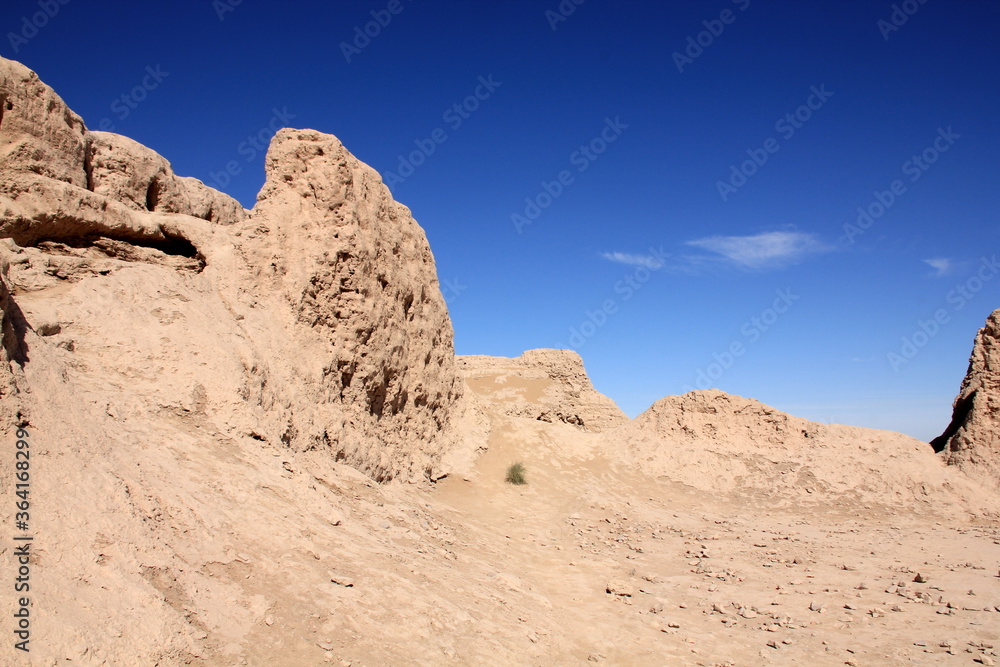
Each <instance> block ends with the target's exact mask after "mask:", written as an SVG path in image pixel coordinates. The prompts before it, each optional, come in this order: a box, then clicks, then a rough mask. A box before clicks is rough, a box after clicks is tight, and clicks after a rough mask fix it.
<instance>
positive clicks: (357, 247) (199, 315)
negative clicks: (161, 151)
mask: <svg viewBox="0 0 1000 667" xmlns="http://www.w3.org/2000/svg"><path fill="white" fill-rule="evenodd" d="M0 107H2V108H3V117H2V118H0V150H2V151H3V152H2V155H3V156H4V159H3V162H2V163H0V183H2V184H0V238H6V239H9V240H8V243H10V242H13V244H12V245H10V246H8V247H7V250H6V251H5V252H4V255H5V257H6V260H5V261H7V262H8V263H10V264H12V266H13V268H12V269H11V271H10V276H9V279H5V282H4V287H3V297H4V331H5V336H4V341H5V347H4V349H5V354H6V355H7V356H8V357H11V355H12V351H14V344H15V343H17V340H16V336H14V334H13V326H12V324H11V321H12V317H13V314H14V313H19V312H20V311H21V309H22V306H23V310H24V311H25V313H26V314H27V315H28V316H27V318H26V320H25V327H26V329H27V330H28V331H29V332H31V333H34V334H35V336H34V337H32V336H31V335H30V334H29V340H28V341H27V343H26V345H25V346H26V347H35V348H41V347H42V346H43V343H47V344H51V345H53V346H55V347H56V348H57V349H59V350H60V354H62V353H65V352H67V351H68V352H71V353H72V357H71V358H70V359H63V360H62V363H71V364H72V363H73V362H72V361H71V359H75V360H77V362H78V361H79V360H80V359H82V358H85V357H86V356H87V351H88V350H89V351H92V352H94V353H95V358H94V359H93V360H92V362H91V364H90V366H91V370H92V371H94V372H93V373H92V379H93V381H95V382H100V381H101V377H100V372H98V371H99V370H103V371H106V373H107V374H106V376H105V379H106V378H109V377H115V376H119V375H120V376H121V377H122V378H123V379H124V378H128V377H133V378H135V377H138V378H148V382H144V381H143V380H142V379H139V380H135V379H133V381H131V382H129V383H126V384H125V385H123V386H125V387H127V391H125V392H124V393H125V394H128V393H132V394H133V396H132V399H134V401H136V402H138V403H141V402H143V401H148V404H149V405H161V406H162V405H173V406H178V407H179V408H180V409H182V410H191V409H195V408H197V409H198V410H204V411H205V412H206V413H208V414H214V415H215V416H216V418H217V419H218V420H219V421H220V423H225V424H226V425H227V429H226V430H227V431H230V432H233V433H238V434H240V435H243V436H247V437H252V438H254V439H255V440H256V441H264V442H268V443H273V444H276V445H278V446H281V447H286V448H289V449H292V450H295V451H299V452H306V451H323V452H326V453H327V454H328V455H329V456H330V457H331V458H333V459H335V460H337V461H343V462H346V463H348V464H350V465H352V466H354V467H356V468H358V469H360V470H362V471H364V472H366V473H368V474H370V475H371V476H372V477H374V478H375V479H377V480H380V481H382V480H388V479H392V478H395V477H403V478H407V479H413V478H418V477H434V476H436V475H437V474H438V473H437V470H438V468H439V462H440V458H441V455H442V453H443V450H444V449H445V448H446V444H445V443H448V442H451V441H450V440H449V439H448V437H449V436H448V435H447V434H445V431H446V430H447V426H448V423H449V419H450V415H451V410H452V407H453V406H454V405H455V404H456V402H457V401H458V400H459V397H460V393H461V392H460V387H459V385H458V381H457V378H456V375H455V370H454V361H453V352H454V350H453V345H452V329H451V323H450V321H449V318H448V314H447V310H446V307H445V304H444V299H443V298H442V296H441V293H440V290H439V288H438V283H437V277H436V274H435V268H434V261H433V257H432V255H431V252H430V248H429V246H428V244H427V239H426V237H425V236H424V233H423V231H422V230H421V229H420V227H419V226H418V225H417V223H416V222H415V221H414V220H413V218H412V217H411V215H410V213H409V210H408V209H407V208H406V207H404V206H402V205H400V204H397V203H396V202H394V201H393V200H392V198H391V196H390V195H389V192H388V189H387V188H386V187H385V186H384V185H383V184H382V182H381V179H380V178H379V176H378V174H377V173H376V172H375V171H374V170H372V169H371V168H369V167H367V166H366V165H364V164H362V163H361V162H359V161H358V160H357V159H356V158H355V157H354V156H352V155H351V154H350V153H349V152H348V151H347V150H346V149H345V148H344V147H343V145H342V144H341V143H340V142H339V141H338V140H337V139H336V138H335V137H332V136H330V135H324V134H321V133H318V132H314V131H293V130H284V131H281V132H279V133H278V135H277V136H276V137H275V139H274V140H273V142H272V145H271V147H270V150H269V152H268V155H267V163H266V171H267V182H266V184H265V186H264V188H263V189H262V191H261V193H260V195H259V197H258V203H257V206H256V207H255V208H254V210H253V212H252V214H248V212H247V211H245V210H244V209H243V207H242V206H240V204H239V203H238V202H236V201H235V200H233V199H232V198H230V197H228V196H226V195H224V194H221V193H219V192H216V191H214V190H212V189H210V188H208V187H206V186H205V185H203V184H202V183H201V182H200V181H197V180H196V179H192V178H181V177H178V176H176V175H175V174H174V173H173V170H172V169H171V167H170V164H169V163H168V162H167V161H166V160H165V159H164V158H163V157H161V156H160V155H158V154H156V153H155V152H154V151H152V150H150V149H148V148H146V147H144V146H142V145H140V144H138V143H136V142H134V141H132V140H130V139H127V138H125V137H122V136H118V135H114V134H109V133H104V132H88V131H87V130H86V128H85V127H84V124H83V122H82V121H81V120H80V118H79V117H78V116H76V115H75V114H73V113H72V112H71V111H70V110H69V109H67V108H66V106H65V104H64V103H63V102H62V100H61V99H59V97H58V96H57V95H56V94H55V93H54V92H53V91H52V90H51V89H49V88H48V87H47V86H45V85H44V84H42V83H41V82H40V81H38V78H37V76H36V75H35V74H34V73H33V72H31V71H29V70H27V68H25V67H23V66H22V65H20V64H19V63H15V62H12V61H6V60H0ZM67 285H70V286H72V288H70V289H69V290H68V291H66V290H63V289H61V288H62V287H65V286H67ZM8 287H10V290H8V289H7V288H8ZM8 291H9V292H11V293H12V295H8ZM50 295H58V296H57V297H54V296H53V297H50ZM116 303H117V304H118V306H117V308H116V305H115V304H116ZM19 304H20V305H19ZM147 308H148V311H146V309H147ZM137 310H138V312H136V311H137ZM144 311H146V312H144ZM149 312H152V313H156V314H157V315H156V317H154V318H152V319H150V318H149V317H148V314H149ZM195 321H200V322H202V325H201V326H200V327H199V328H198V329H195V328H194V327H193V326H192V324H193V323H194V322H195ZM171 352H172V353H173V354H174V356H173V357H171ZM206 357H207V359H206ZM38 365H39V366H42V365H44V364H38ZM164 374H166V375H167V376H168V377H169V378H170V379H169V380H167V379H164V377H163V376H164ZM4 385H5V386H6V385H11V383H10V382H6V383H4ZM11 386H13V385H11ZM5 391H12V390H10V389H8V390H5ZM192 397H194V398H192ZM82 426H84V425H82Z"/></svg>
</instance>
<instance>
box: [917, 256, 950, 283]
mask: <svg viewBox="0 0 1000 667" xmlns="http://www.w3.org/2000/svg"><path fill="white" fill-rule="evenodd" d="M924 263H925V264H929V265H930V267H931V268H932V269H934V273H932V274H931V275H932V276H934V277H935V278H940V277H941V276H946V275H948V274H949V273H951V271H952V269H954V268H955V265H954V263H953V262H952V261H951V260H950V259H947V258H945V257H939V258H935V259H925V260H924Z"/></svg>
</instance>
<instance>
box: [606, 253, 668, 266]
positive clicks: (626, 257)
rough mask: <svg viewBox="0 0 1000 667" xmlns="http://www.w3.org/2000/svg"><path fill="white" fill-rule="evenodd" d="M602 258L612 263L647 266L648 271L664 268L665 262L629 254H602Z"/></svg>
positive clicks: (650, 256)
mask: <svg viewBox="0 0 1000 667" xmlns="http://www.w3.org/2000/svg"><path fill="white" fill-rule="evenodd" d="M601 257H603V258H604V259H607V260H610V261H612V262H618V263H619V264H628V265H629V266H645V267H646V268H647V269H654V270H655V269H659V268H661V267H662V266H663V262H661V261H660V260H659V259H657V258H656V257H653V256H652V255H633V254H630V253H627V252H602V253H601Z"/></svg>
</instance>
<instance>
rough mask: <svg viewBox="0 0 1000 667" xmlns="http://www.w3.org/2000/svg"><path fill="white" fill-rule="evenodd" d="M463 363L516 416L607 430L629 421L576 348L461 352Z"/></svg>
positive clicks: (497, 405) (489, 397) (479, 390)
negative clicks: (500, 353)
mask: <svg viewBox="0 0 1000 667" xmlns="http://www.w3.org/2000/svg"><path fill="white" fill-rule="evenodd" d="M457 363H458V368H459V370H460V372H461V374H462V376H463V377H464V378H465V381H466V383H467V384H468V385H469V387H470V388H471V389H472V390H473V391H474V392H475V393H476V394H478V395H479V396H481V397H482V398H483V399H484V400H485V401H487V402H488V404H489V405H490V407H491V409H493V410H497V411H499V412H500V413H502V414H505V415H508V416H512V417H527V418H529V419H537V420H540V421H546V422H562V423H566V424H572V425H573V426H577V427H579V428H582V429H584V430H587V431H593V432H601V431H605V430H607V429H610V428H614V427H615V426H618V425H620V424H623V423H625V422H627V421H628V417H626V416H625V413H623V412H622V411H621V409H620V408H619V407H618V406H617V405H615V402H614V401H612V400H611V399H610V398H608V397H607V396H605V395H604V394H601V393H600V392H598V391H597V390H595V389H594V387H593V385H592V384H591V383H590V378H589V377H587V371H586V370H585V369H584V367H583V359H581V358H580V355H579V354H577V353H576V352H574V351H572V350H548V349H541V350H528V351H527V352H525V353H524V354H522V355H521V356H519V357H513V358H510V357H491V356H486V355H460V356H459V357H457Z"/></svg>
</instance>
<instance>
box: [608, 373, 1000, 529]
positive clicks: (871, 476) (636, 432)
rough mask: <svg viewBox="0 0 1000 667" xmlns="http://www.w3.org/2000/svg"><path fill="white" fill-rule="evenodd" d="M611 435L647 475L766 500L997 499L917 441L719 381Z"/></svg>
mask: <svg viewBox="0 0 1000 667" xmlns="http://www.w3.org/2000/svg"><path fill="white" fill-rule="evenodd" d="M608 437H609V440H610V441H611V442H609V451H613V452H616V453H617V455H618V456H619V458H620V460H622V461H624V462H626V463H627V464H628V465H633V466H636V467H639V468H641V469H642V470H643V471H644V472H646V473H647V474H652V475H656V476H662V477H664V478H667V479H670V480H673V481H675V482H679V483H681V484H684V485H686V486H689V487H692V488H694V489H698V490H701V491H704V492H708V493H713V494H736V495H741V496H746V497H753V498H758V499H767V502H768V504H769V505H772V506H797V505H801V504H802V503H814V504H816V503H819V504H823V505H824V506H826V507H828V508H837V507H842V508H850V507H857V506H860V505H866V504H877V505H886V506H899V507H904V506H905V507H909V508H914V507H921V506H923V507H927V508H931V507H932V505H933V504H934V503H938V504H940V505H941V506H948V507H951V508H957V507H961V508H962V509H967V510H969V511H974V512H978V511H982V510H986V511H993V512H995V511H996V510H997V508H998V507H1000V505H997V503H995V502H992V503H987V502H985V501H984V499H983V496H982V491H981V490H980V489H978V488H976V487H974V485H972V484H971V483H969V482H967V481H966V480H965V479H963V478H961V477H960V476H958V475H955V474H953V473H952V472H951V471H949V470H947V467H946V466H945V465H943V464H942V463H941V461H939V460H937V458H936V457H935V456H934V453H933V452H932V451H931V450H930V448H929V447H927V445H926V443H923V442H920V441H919V440H916V439H914V438H911V437H909V436H905V435H902V434H900V433H894V432H891V431H879V430H874V429H867V428H859V427H854V426H844V425H840V424H818V423H815V422H810V421H808V420H806V419H801V418H799V417H793V416H791V415H789V414H786V413H784V412H781V411H780V410H776V409H774V408H772V407H770V406H767V405H764V404H763V403H760V402H759V401H755V400H753V399H747V398H743V397H741V396H734V395H730V394H726V393H724V392H721V391H719V390H717V389H711V390H708V391H693V392H689V393H687V394H683V395H681V396H667V397H666V398H662V399H660V400H659V401H657V402H656V403H654V404H653V405H652V406H651V407H650V408H649V409H648V410H646V411H645V412H644V413H642V414H641V415H639V416H638V417H636V418H635V419H634V420H633V421H632V422H630V423H629V424H627V425H625V426H623V427H621V428H619V429H616V430H614V431H612V432H610V433H609V434H608Z"/></svg>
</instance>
